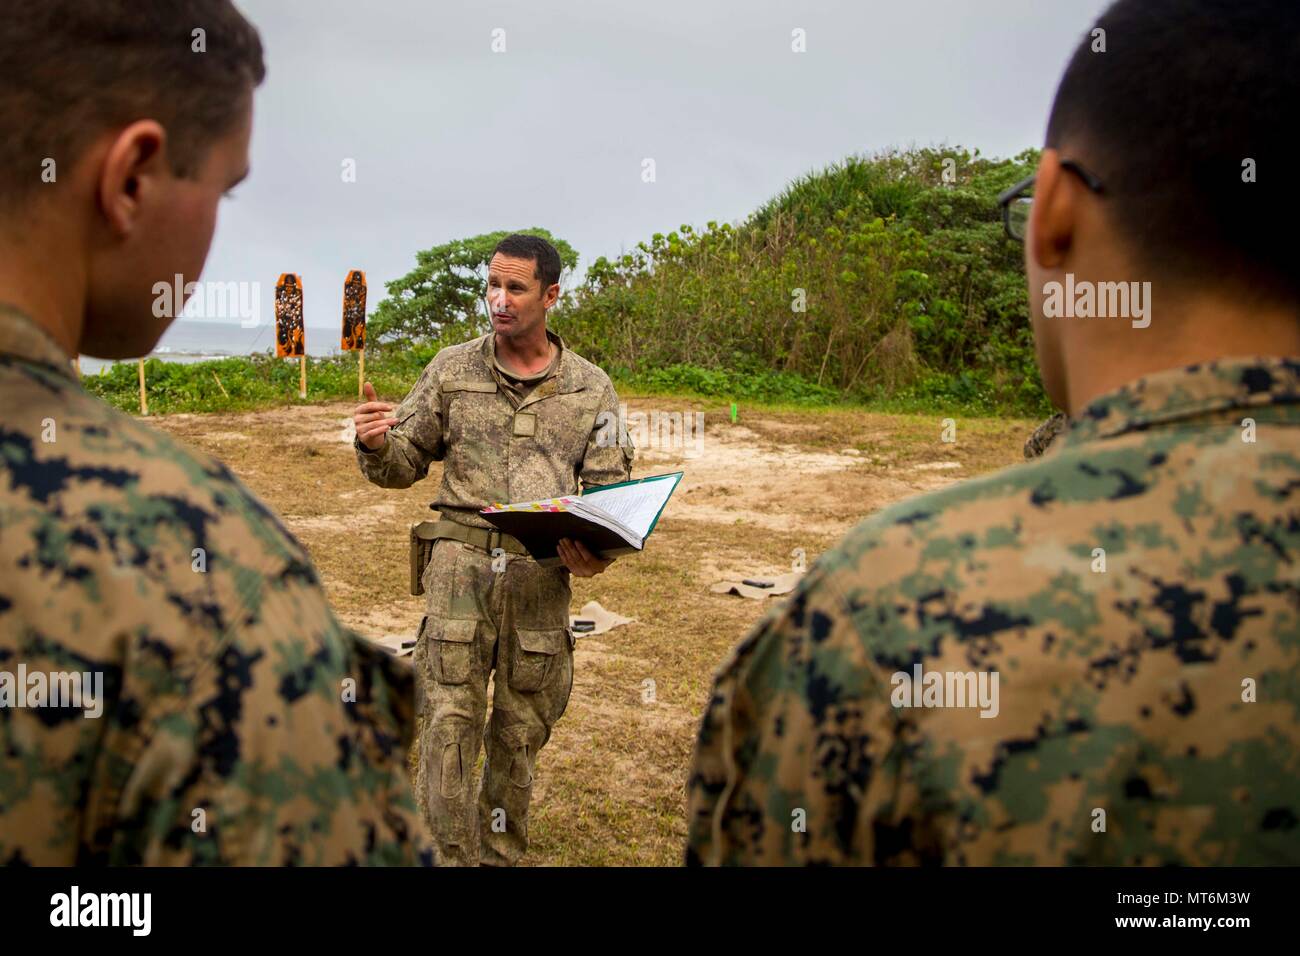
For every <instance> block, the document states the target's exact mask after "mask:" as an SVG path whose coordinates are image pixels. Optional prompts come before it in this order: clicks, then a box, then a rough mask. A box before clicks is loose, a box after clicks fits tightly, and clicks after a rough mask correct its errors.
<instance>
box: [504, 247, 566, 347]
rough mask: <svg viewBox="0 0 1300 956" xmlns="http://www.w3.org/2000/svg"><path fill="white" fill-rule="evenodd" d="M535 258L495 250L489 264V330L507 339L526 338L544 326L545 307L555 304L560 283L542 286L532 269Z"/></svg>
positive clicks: (535, 263)
mask: <svg viewBox="0 0 1300 956" xmlns="http://www.w3.org/2000/svg"><path fill="white" fill-rule="evenodd" d="M536 271H537V262H536V261H535V260H533V259H516V258H514V257H512V256H505V255H502V254H501V253H499V252H498V253H497V254H496V255H494V256H493V257H492V261H491V262H490V263H489V264H488V288H487V301H488V310H489V312H490V313H491V316H492V331H493V332H495V333H496V334H497V335H501V336H504V337H505V338H508V339H514V338H520V339H526V338H528V337H529V336H531V335H532V334H534V331H535V330H536V329H537V327H538V326H539V325H540V326H545V324H546V310H547V309H549V308H550V307H551V306H552V305H554V304H555V299H556V297H557V296H558V294H559V286H558V285H552V286H551V287H550V288H548V289H543V288H542V280H541V279H538V278H537V277H536V276H535V275H534V273H535V272H536Z"/></svg>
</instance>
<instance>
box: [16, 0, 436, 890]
mask: <svg viewBox="0 0 1300 956" xmlns="http://www.w3.org/2000/svg"><path fill="white" fill-rule="evenodd" d="M196 23H201V24H203V25H204V27H205V29H206V30H207V37H208V40H207V42H208V52H207V53H205V54H203V55H196V54H194V53H193V52H191V49H190V46H191V42H192V41H191V30H192V29H193V28H194V25H195V24H196ZM0 62H3V63H4V64H5V71H6V79H5V84H4V86H3V89H0V205H2V206H3V210H4V211H3V213H0V303H3V304H0V406H3V408H4V416H3V424H2V425H0V540H2V541H3V547H0V863H6V864H11V865H18V864H38V865H60V866H70V865H74V864H75V865H83V864H103V863H112V864H131V863H143V864H148V865H175V864H191V863H223V864H241V865H261V864H306V865H318V864H345V863H361V864H380V863H393V864H408V863H415V862H419V861H421V860H424V861H426V862H428V861H431V858H432V855H431V848H430V847H429V846H428V844H427V842H426V840H425V839H424V836H423V832H422V827H421V825H420V820H419V817H418V816H417V814H416V808H415V802H414V800H413V798H412V794H411V791H410V784H409V780H408V779H407V776H406V772H405V767H404V765H403V756H404V753H405V749H406V745H407V741H408V739H409V737H410V728H411V724H412V722H413V716H414V715H413V714H412V713H411V712H410V710H411V708H410V706H409V702H408V700H407V694H408V693H409V691H410V689H411V686H412V683H413V682H412V677H411V675H410V674H409V673H405V674H404V673H403V672H402V671H401V670H400V669H399V668H398V667H397V666H396V664H395V662H394V661H392V660H391V659H389V658H387V657H386V655H384V654H383V653H382V652H376V651H374V650H368V649H367V646H366V645H365V644H363V643H362V642H361V641H360V640H359V639H358V638H357V637H356V636H355V635H353V634H351V633H350V632H348V631H347V630H345V629H344V628H342V627H341V626H340V625H339V623H338V621H337V620H336V619H335V618H334V616H333V615H332V614H331V613H330V609H329V607H328V605H327V604H326V601H325V596H324V594H323V593H322V590H321V586H320V581H319V578H318V577H317V574H316V571H315V569H314V568H313V567H312V565H311V562H310V560H309V559H308V557H307V554H306V552H304V550H303V549H302V547H301V546H300V545H299V544H298V542H297V541H295V540H294V538H293V537H292V536H291V535H290V534H289V533H288V532H287V531H286V530H285V529H284V527H283V526H282V525H281V524H280V522H279V521H278V520H277V519H276V517H275V516H274V515H273V514H272V513H271V512H269V511H268V510H267V508H266V506H265V505H263V504H262V503H261V502H260V501H259V500H257V498H255V497H254V496H253V495H252V494H251V493H250V492H249V491H248V490H247V489H246V488H244V486H243V485H242V484H240V482H239V481H238V480H237V479H236V478H235V477H234V476H233V475H231V474H230V472H229V471H228V470H226V468H225V467H223V466H222V465H221V464H220V463H219V462H217V461H214V460H212V459H211V458H209V457H207V456H204V455H198V454H195V453H193V452H191V451H190V450H188V449H186V448H184V447H183V446H181V445H179V444H178V443H176V442H174V441H173V440H171V439H170V438H168V437H167V436H165V435H163V434H160V433H158V432H156V431H154V430H153V429H151V428H147V427H146V426H144V425H142V424H141V423H139V422H137V421H135V420H133V419H132V418H130V417H128V416H126V415H123V414H122V413H120V412H118V411H115V410H114V409H112V408H109V407H108V406H107V405H105V404H104V403H103V402H101V401H99V400H97V399H95V398H93V397H91V396H90V395H88V394H87V393H86V392H85V391H84V390H83V389H82V388H81V386H80V384H79V383H78V382H77V380H76V378H75V376H74V375H73V373H72V369H71V365H70V362H71V357H72V356H74V355H76V354H77V353H78V352H79V351H80V352H83V353H86V354H90V355H97V356H103V357H106V358H120V357H127V356H134V355H139V354H143V353H146V352H148V351H149V350H150V349H151V348H152V347H153V345H154V344H155V343H156V342H157V340H158V337H159V336H160V335H161V334H162V332H163V330H164V329H165V328H166V326H167V324H168V323H169V322H170V319H169V318H167V317H165V316H164V317H161V318H155V317H154V316H155V315H156V313H155V312H154V311H153V309H152V308H151V303H152V302H153V301H154V296H153V294H152V293H151V291H150V290H151V288H152V286H153V283H155V282H156V281H164V282H166V283H167V284H168V285H170V284H171V281H172V277H173V275H174V274H176V273H180V274H182V275H183V276H185V277H187V278H190V277H196V276H197V274H198V273H199V271H200V270H201V269H202V266H203V261H204V259H205V257H206V254H207V248H208V243H209V241H210V240H211V237H212V227H213V223H214V221H215V215H216V207H217V204H218V202H219V200H220V198H221V194H222V192H223V191H225V190H227V189H229V188H230V187H231V185H233V183H234V182H235V181H236V180H238V179H239V178H241V177H242V176H243V174H244V173H245V172H246V171H247V165H248V141H249V132H250V128H251V105H252V91H253V88H254V87H255V86H256V85H257V83H259V82H260V81H261V78H262V73H263V68H262V54H261V44H260V42H259V40H258V37H257V33H256V31H254V30H253V28H252V27H251V26H250V25H249V24H248V23H247V22H246V21H245V20H244V19H243V18H242V17H241V16H240V15H239V13H238V12H237V11H236V10H235V9H234V7H233V6H231V5H230V4H229V3H228V2H227V0H97V2H96V3H94V4H86V3H83V2H81V0H43V2H42V3H41V4H28V5H24V6H23V9H22V11H21V12H14V13H12V15H10V16H7V17H5V19H4V21H3V22H2V23H0ZM106 77H111V78H112V81H111V82H105V78H106ZM34 104H40V105H39V107H37V106H35V105H34ZM140 117H158V119H152V118H145V119H141V118H140ZM46 156H48V157H54V158H56V159H57V170H58V172H57V180H55V181H53V182H50V183H42V182H41V180H40V171H41V168H42V165H41V157H46ZM180 307H181V303H174V304H173V308H172V310H171V311H169V312H168V313H167V315H168V316H170V315H174V314H176V311H177V310H179V309H180ZM83 675H84V683H83ZM70 682H73V683H70ZM56 683H57V684H60V685H61V686H62V695H61V696H60V697H59V699H58V701H57V703H59V704H60V705H61V706H58V707H55V706H49V705H50V704H53V703H55V702H56V701H55V699H54V697H53V689H54V686H55V685H56ZM74 684H75V686H76V688H77V690H78V691H83V692H84V691H89V695H90V696H89V697H86V696H81V695H79V694H78V693H77V691H73V690H72V689H71V688H72V686H74ZM69 693H71V696H70V697H69V696H63V695H67V694H69Z"/></svg>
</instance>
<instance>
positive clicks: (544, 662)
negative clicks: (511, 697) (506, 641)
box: [510, 627, 569, 694]
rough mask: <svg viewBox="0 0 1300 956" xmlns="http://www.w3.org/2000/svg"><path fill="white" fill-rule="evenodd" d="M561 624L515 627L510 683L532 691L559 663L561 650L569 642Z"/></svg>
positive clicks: (525, 691) (523, 690)
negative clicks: (534, 627)
mask: <svg viewBox="0 0 1300 956" xmlns="http://www.w3.org/2000/svg"><path fill="white" fill-rule="evenodd" d="M568 640H569V637H568V634H567V633H566V631H565V629H564V628H562V627H550V628H544V629H533V628H528V627H516V628H515V639H514V641H513V642H512V645H513V646H512V647H511V649H510V686H511V688H512V689H514V690H517V691H519V692H520V693H521V694H535V693H536V692H537V691H539V690H541V689H542V688H543V687H545V686H546V681H547V679H548V678H549V677H550V676H551V674H552V672H553V671H554V670H555V668H557V667H558V666H559V655H560V652H561V651H562V650H563V649H564V648H565V647H566V645H567V644H568Z"/></svg>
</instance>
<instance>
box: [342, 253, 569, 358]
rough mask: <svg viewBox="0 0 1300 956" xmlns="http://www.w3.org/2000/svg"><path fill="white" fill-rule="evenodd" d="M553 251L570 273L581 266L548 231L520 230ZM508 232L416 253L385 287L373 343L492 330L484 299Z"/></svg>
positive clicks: (448, 337) (468, 335)
mask: <svg viewBox="0 0 1300 956" xmlns="http://www.w3.org/2000/svg"><path fill="white" fill-rule="evenodd" d="M517 231H519V232H526V233H528V234H529V235H533V236H540V237H541V238H543V239H545V240H547V241H548V242H550V243H551V244H552V245H553V246H555V248H556V251H558V252H559V253H560V261H561V262H562V263H563V264H564V267H565V268H566V269H572V268H574V267H576V266H577V264H578V253H577V252H575V251H574V249H573V247H572V246H570V245H569V244H568V243H567V242H565V241H564V240H563V239H557V238H555V237H554V236H552V235H551V234H550V233H549V232H547V231H546V230H545V229H522V230H517ZM510 234H511V231H510V230H502V231H500V232H488V233H484V234H483V235H481V236H474V237H473V238H470V239H457V240H455V241H453V242H448V243H445V244H444V245H441V246H434V247H433V248H432V249H426V250H425V251H423V252H417V253H416V254H415V261H416V266H415V268H414V269H412V270H411V271H410V272H408V273H407V274H406V275H404V276H402V278H400V279H396V280H394V281H393V282H389V283H386V288H387V289H388V297H387V298H386V299H384V301H383V302H381V303H379V307H378V308H377V309H376V310H375V314H374V317H373V318H371V320H370V328H369V330H368V331H369V333H370V340H371V342H373V343H375V344H401V345H410V344H412V343H414V342H418V341H456V342H462V341H465V340H467V339H472V338H474V337H475V336H478V335H482V334H484V333H485V332H487V331H488V329H489V328H490V323H489V321H488V316H487V314H486V308H485V306H484V304H483V297H484V295H485V294H486V292H487V273H488V263H489V262H490V261H491V259H492V250H493V249H495V248H496V244H497V243H498V242H500V241H501V240H502V239H504V238H505V237H506V236H508V235H510Z"/></svg>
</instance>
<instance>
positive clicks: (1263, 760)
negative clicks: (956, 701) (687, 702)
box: [689, 360, 1300, 865]
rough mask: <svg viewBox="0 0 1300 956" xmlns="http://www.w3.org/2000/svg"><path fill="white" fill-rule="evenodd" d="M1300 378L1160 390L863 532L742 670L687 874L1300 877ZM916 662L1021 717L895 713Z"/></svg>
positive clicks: (702, 769)
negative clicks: (1247, 872)
mask: <svg viewBox="0 0 1300 956" xmlns="http://www.w3.org/2000/svg"><path fill="white" fill-rule="evenodd" d="M1298 375H1300V363H1298V362H1292V361H1286V360H1260V361H1239V362H1232V361H1225V362H1222V363H1219V364H1217V365H1215V366H1205V367H1201V368H1194V369H1186V370H1175V371H1170V372H1165V373H1161V374H1158V375H1153V376H1151V377H1150V378H1147V379H1144V380H1142V381H1140V382H1137V383H1134V384H1133V385H1132V386H1130V387H1126V388H1123V389H1121V390H1119V391H1117V392H1114V393H1112V394H1110V395H1108V396H1106V397H1103V398H1100V399H1098V400H1097V401H1095V402H1093V403H1092V404H1090V405H1089V406H1088V407H1087V408H1085V409H1084V411H1083V414H1082V415H1081V416H1079V419H1078V421H1077V422H1076V424H1075V426H1074V429H1073V430H1072V431H1071V432H1070V433H1069V434H1068V435H1066V436H1064V437H1063V438H1061V439H1059V441H1060V444H1061V447H1059V448H1058V449H1056V450H1055V451H1054V452H1053V454H1052V455H1051V456H1049V457H1047V458H1044V459H1040V460H1039V461H1037V462H1034V463H1032V464H1026V465H1022V466H1019V467H1016V468H1012V469H1009V470H1006V471H1002V472H998V473H996V474H994V475H990V476H987V477H983V478H980V479H977V480H974V481H968V482H963V483H961V484H958V485H954V486H952V487H950V488H946V489H944V490H942V491H939V492H936V493H933V494H929V495H925V496H923V497H920V498H917V499H914V500H912V501H908V502H904V503H902V504H899V505H895V506H893V507H891V508H888V509H886V510H885V511H882V512H881V513H879V514H877V515H874V516H872V517H871V518H870V519H868V520H867V521H865V522H863V523H862V524H861V525H859V527H858V528H857V529H855V530H854V532H853V533H852V534H851V535H849V537H848V538H847V539H846V540H844V541H843V542H842V543H841V544H840V545H838V546H837V547H835V548H834V549H832V550H831V551H830V552H828V553H826V554H824V555H823V556H822V557H821V558H820V559H819V560H818V561H817V562H816V563H815V565H814V566H813V568H812V569H811V570H810V571H809V573H808V574H807V575H806V576H805V578H804V579H803V581H802V582H801V583H800V586H799V588H798V589H797V590H796V592H795V594H794V595H793V596H792V597H791V599H790V600H789V602H788V603H787V604H786V605H785V606H784V607H783V608H781V609H780V610H779V611H778V612H776V613H774V614H773V615H771V616H769V617H768V619H767V620H765V621H764V622H763V623H762V624H761V625H760V626H759V627H758V628H757V630H756V631H755V632H754V633H753V634H751V635H750V636H749V637H748V638H747V639H746V640H745V641H744V642H743V643H742V644H741V645H740V646H739V648H737V650H736V652H735V653H734V655H733V657H732V658H731V659H730V660H729V661H728V662H727V663H726V665H725V666H724V667H723V668H722V670H721V672H720V674H719V676H718V679H717V684H716V686H715V688H714V691H713V696H712V699H711V701H710V704H709V708H708V712H707V714H706V716H705V718H704V723H703V727H702V729H701V731H700V737H699V743H698V751H697V755H696V760H695V765H694V770H693V772H692V776H691V781H690V818H689V824H690V849H689V857H690V859H691V860H692V861H696V862H706V863H718V862H720V863H740V862H744V863H808V864H814V863H876V864H907V863H912V864H920V863H945V864H981V865H988V864H1042V863H1091V864H1104V865H1121V864H1135V863H1138V864H1164V863H1187V864H1227V863H1233V864H1241V863H1245V864H1250V863H1275V864H1276V863H1292V864H1294V863H1296V862H1300V827H1298V826H1297V825H1296V823H1295V819H1296V818H1295V816H1294V813H1295V808H1296V805H1297V803H1296V801H1297V798H1300V783H1298V782H1297V781H1300V759H1298V755H1300V724H1297V721H1296V714H1297V708H1300V625H1298V624H1297V614H1300V607H1298V606H1297V593H1298V592H1297V585H1298V584H1300V563H1297V560H1298V559H1300V528H1297V526H1296V518H1295V511H1296V508H1295V502H1294V500H1293V496H1294V495H1295V494H1296V493H1297V488H1298V487H1300V485H1298V484H1297V477H1298V476H1300V380H1298V378H1297V376H1298ZM1247 417H1249V418H1252V419H1254V421H1255V422H1256V423H1257V424H1256V428H1257V432H1256V436H1255V437H1256V441H1255V442H1254V443H1247V442H1243V441H1242V434H1243V429H1242V420H1243V418H1247ZM1098 548H1101V549H1104V551H1105V571H1104V572H1099V571H1097V570H1094V569H1095V568H1096V567H1098V565H1097V557H1096V556H1095V554H1094V552H1095V549H1098ZM917 663H920V664H921V666H922V668H923V671H936V672H948V671H957V672H970V671H981V670H984V671H992V672H997V673H998V674H999V675H1000V681H999V696H1000V701H999V703H1000V708H999V713H998V715H997V716H996V717H993V718H985V717H981V716H980V714H979V711H978V710H977V709H975V708H961V709H958V708H951V707H949V708H935V709H926V708H897V707H894V706H893V704H892V701H891V693H892V692H893V690H894V685H893V684H892V683H891V678H892V675H893V674H895V673H897V672H906V673H908V674H912V673H913V671H912V668H913V666H914V665H915V664H917ZM1247 679H1250V680H1251V681H1253V682H1254V686H1255V687H1256V688H1257V694H1258V699H1257V700H1256V701H1255V702H1253V703H1248V702H1245V701H1243V692H1244V689H1243V684H1242V682H1243V681H1245V680H1247ZM1098 808H1100V809H1102V810H1104V811H1105V824H1106V831H1105V833H1104V834H1103V833H1097V832H1094V830H1093V825H1094V820H1095V819H1097V818H1096V817H1095V815H1094V811H1095V809H1098ZM796 809H802V810H803V811H805V813H806V824H805V825H806V832H795V831H794V830H793V829H792V823H793V822H794V820H795V818H794V817H793V816H792V814H794V812H795V810H796Z"/></svg>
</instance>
